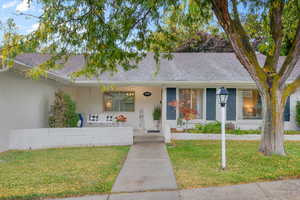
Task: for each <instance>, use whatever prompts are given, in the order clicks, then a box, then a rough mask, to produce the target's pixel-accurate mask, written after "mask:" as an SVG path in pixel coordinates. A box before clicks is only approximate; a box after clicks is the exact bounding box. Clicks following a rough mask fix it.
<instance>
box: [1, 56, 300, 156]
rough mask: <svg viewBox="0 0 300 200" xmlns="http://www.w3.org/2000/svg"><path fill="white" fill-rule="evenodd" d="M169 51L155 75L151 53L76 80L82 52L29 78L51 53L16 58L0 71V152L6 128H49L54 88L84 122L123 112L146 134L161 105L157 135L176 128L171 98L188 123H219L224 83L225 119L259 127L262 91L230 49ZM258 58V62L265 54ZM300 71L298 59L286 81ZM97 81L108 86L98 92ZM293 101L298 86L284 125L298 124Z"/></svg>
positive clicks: (297, 96)
mask: <svg viewBox="0 0 300 200" xmlns="http://www.w3.org/2000/svg"><path fill="white" fill-rule="evenodd" d="M173 56H174V57H173V59H172V60H167V59H162V60H161V62H160V65H159V71H158V73H157V74H156V73H155V72H156V70H157V64H156V62H155V60H154V59H153V56H152V55H151V54H149V55H148V56H147V57H145V58H144V59H143V60H142V61H141V62H140V63H139V65H138V68H137V69H134V70H131V71H128V72H125V71H124V70H123V69H122V68H120V71H119V72H118V73H115V74H113V75H111V74H110V73H109V72H107V73H104V74H102V75H101V76H100V77H95V78H94V79H87V78H85V77H81V78H78V79H76V80H74V81H72V80H71V79H70V77H69V75H70V74H71V73H72V72H75V71H78V70H79V69H81V68H83V67H84V63H85V62H84V58H83V56H80V55H78V56H74V57H71V58H70V59H69V60H68V62H67V63H66V64H65V67H64V68H63V69H61V70H59V71H51V72H49V74H48V78H47V79H41V80H31V79H27V78H25V77H24V75H23V72H24V71H26V70H28V69H30V68H32V67H34V66H36V65H38V64H40V63H42V62H44V61H46V60H47V59H49V55H44V54H43V55H42V54H38V53H28V54H23V55H19V56H18V57H17V58H16V59H15V66H14V67H13V68H12V69H10V70H8V71H6V72H2V73H0V95H1V97H0V110H1V115H0V123H1V126H0V151H4V150H7V149H8V144H9V139H10V137H9V135H10V132H11V130H14V129H32V128H47V127H48V114H49V108H50V105H51V104H52V103H53V100H54V93H55V91H57V90H58V89H61V90H63V91H65V92H66V93H68V94H70V95H71V97H72V98H73V99H74V100H75V102H76V103H77V110H78V113H81V114H82V115H83V116H84V119H85V120H84V121H85V124H84V125H85V126H90V125H91V124H89V123H87V122H88V121H89V120H90V119H89V118H90V117H91V116H92V115H96V114H99V115H106V117H107V116H108V115H110V116H117V115H119V114H123V115H125V116H126V117H127V119H128V122H127V125H128V126H131V127H134V128H135V129H140V130H145V131H146V132H147V131H151V130H155V129H156V123H155V121H154V120H153V117H152V113H153V110H154V108H155V107H156V106H161V108H162V123H161V126H162V131H161V132H162V133H163V132H164V131H165V129H166V128H170V127H171V128H172V127H176V126H177V119H178V118H180V117H182V116H183V113H182V110H181V109H180V108H179V104H174V103H173V102H180V105H181V106H182V105H183V106H184V107H188V108H190V109H193V110H194V111H195V115H193V117H192V119H191V121H190V125H193V124H195V123H199V122H202V123H206V122H210V121H215V120H220V118H221V115H220V109H219V104H218V102H217V97H216V91H217V89H218V88H219V87H222V86H224V87H226V88H227V89H228V90H229V92H230V95H229V98H228V104H227V108H226V109H227V121H230V122H232V123H234V124H235V125H236V127H238V128H241V129H257V128H259V127H260V126H261V123H262V104H261V99H260V96H259V94H258V91H257V90H256V86H255V84H254V82H253V80H252V79H251V78H250V76H249V74H248V72H247V71H246V70H245V69H244V68H243V67H242V66H241V64H240V62H239V61H238V60H237V58H236V56H235V54H234V53H174V54H173ZM257 56H258V59H259V62H261V64H262V63H263V62H264V60H265V56H264V55H261V54H258V55H257ZM282 60H283V58H281V61H282ZM299 74H300V62H298V65H297V67H296V68H295V70H294V72H293V74H292V75H291V77H290V78H289V80H288V81H292V80H293V79H295V77H296V76H297V75H299ZM100 85H106V86H109V87H107V88H111V89H109V90H103V89H100V87H99V86H100ZM298 100H300V90H298V91H297V92H296V93H294V94H293V95H291V96H290V98H289V100H288V102H287V105H286V109H285V129H288V130H297V129H299V127H297V125H296V122H295V111H296V102H297V101H298ZM93 117H95V116H93ZM104 120H105V119H104ZM106 120H107V119H106Z"/></svg>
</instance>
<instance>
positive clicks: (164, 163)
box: [112, 143, 177, 192]
mask: <svg viewBox="0 0 300 200" xmlns="http://www.w3.org/2000/svg"><path fill="white" fill-rule="evenodd" d="M174 189H177V184H176V179H175V176H174V173H173V169H172V165H171V162H170V159H169V156H168V152H167V150H166V146H165V144H164V143H139V144H134V145H133V146H132V147H131V148H130V151H129V153H128V157H127V159H126V161H125V164H124V165H123V168H122V169H121V172H120V174H119V176H118V177H117V180H116V182H115V184H114V185H113V188H112V192H142V191H150V190H174Z"/></svg>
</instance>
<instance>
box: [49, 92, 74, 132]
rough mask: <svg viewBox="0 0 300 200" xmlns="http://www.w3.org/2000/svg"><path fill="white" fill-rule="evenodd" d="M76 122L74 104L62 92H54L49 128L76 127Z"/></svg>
mask: <svg viewBox="0 0 300 200" xmlns="http://www.w3.org/2000/svg"><path fill="white" fill-rule="evenodd" d="M78 121H79V116H78V114H77V113H76V103H75V102H74V101H73V100H72V99H71V97H70V96H69V95H67V94H65V93H64V92H63V91H58V92H56V93H55V100H54V104H53V105H52V106H51V110H50V117H49V127H51V128H63V127H77V123H78Z"/></svg>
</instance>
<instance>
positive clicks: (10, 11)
mask: <svg viewBox="0 0 300 200" xmlns="http://www.w3.org/2000/svg"><path fill="white" fill-rule="evenodd" d="M21 12H22V13H26V14H31V15H35V16H39V15H41V13H42V9H41V8H40V6H38V5H37V4H36V3H35V1H32V4H31V5H30V6H28V4H27V0H0V21H1V22H2V23H3V22H6V21H7V19H9V18H13V19H14V20H15V23H16V25H17V27H18V32H19V33H21V34H26V33H29V32H31V31H33V30H35V29H36V28H37V27H38V21H37V19H35V18H33V17H27V16H22V15H20V13H21ZM2 40H3V31H2V30H0V43H1V41H2Z"/></svg>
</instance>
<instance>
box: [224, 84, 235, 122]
mask: <svg viewBox="0 0 300 200" xmlns="http://www.w3.org/2000/svg"><path fill="white" fill-rule="evenodd" d="M227 91H228V93H229V95H228V100H227V106H226V120H236V89H235V88H227Z"/></svg>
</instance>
